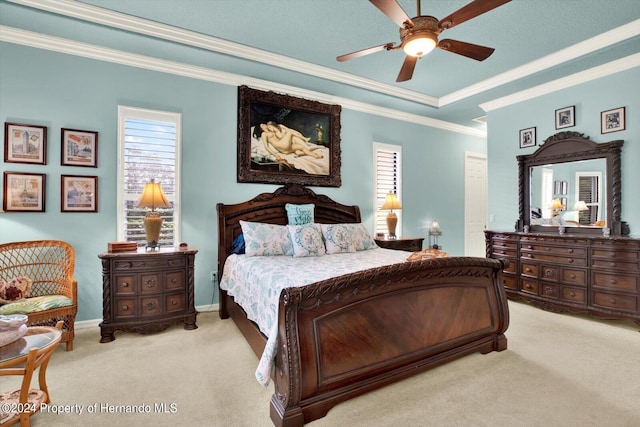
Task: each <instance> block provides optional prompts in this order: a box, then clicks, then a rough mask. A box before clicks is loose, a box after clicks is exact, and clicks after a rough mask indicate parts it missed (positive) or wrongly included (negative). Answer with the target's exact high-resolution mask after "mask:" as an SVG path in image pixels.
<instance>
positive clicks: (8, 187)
mask: <svg viewBox="0 0 640 427" xmlns="http://www.w3.org/2000/svg"><path fill="white" fill-rule="evenodd" d="M45 183H46V175H45V174H43V173H24V172H5V173H4V186H3V188H4V198H3V200H2V209H4V211H5V212H44V208H45V206H44V201H45V198H44V192H45Z"/></svg>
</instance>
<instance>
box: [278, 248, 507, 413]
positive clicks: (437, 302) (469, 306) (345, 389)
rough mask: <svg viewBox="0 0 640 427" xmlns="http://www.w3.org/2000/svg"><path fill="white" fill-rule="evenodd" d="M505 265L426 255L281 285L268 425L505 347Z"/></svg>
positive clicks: (491, 261) (325, 407)
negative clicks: (295, 284) (312, 281)
mask: <svg viewBox="0 0 640 427" xmlns="http://www.w3.org/2000/svg"><path fill="white" fill-rule="evenodd" d="M503 268H504V264H503V263H502V262H501V261H498V262H494V260H488V259H484V258H462V257H460V258H446V259H437V260H426V261H420V262H414V263H405V264H398V265H394V266H390V267H383V268H378V269H374V270H367V271H365V272H362V273H358V274H353V275H349V276H343V277H338V278H335V279H331V280H327V281H323V282H319V283H316V284H313V285H309V286H307V287H303V288H292V289H286V290H284V291H283V292H282V295H281V298H280V311H279V317H280V318H279V321H278V324H279V331H278V334H279V336H278V339H279V343H280V348H279V350H278V357H277V360H276V374H275V375H274V378H273V380H274V383H275V393H274V395H273V397H272V399H271V418H272V420H273V422H274V423H275V424H276V425H278V426H299V425H302V424H303V423H305V422H310V421H312V420H314V419H317V418H320V417H323V416H324V415H325V414H326V413H327V411H328V410H329V409H330V408H331V407H332V406H334V405H335V404H337V403H339V402H341V401H344V400H347V399H350V398H352V397H354V396H357V395H360V394H363V393H366V392H368V391H370V390H373V389H376V388H379V387H382V386H384V385H386V384H389V383H391V382H393V381H397V380H399V379H402V378H406V377H408V376H411V375H414V374H415V373H417V372H421V371H423V370H426V369H429V368H432V367H434V366H437V365H440V364H442V363H445V362H448V361H451V360H454V359H456V358H459V357H461V356H464V355H467V354H469V353H473V352H481V353H488V352H491V351H502V350H504V349H506V348H507V339H506V337H505V336H504V332H505V330H506V329H507V326H508V323H509V314H508V308H507V301H506V296H505V293H504V290H503V286H502V269H503Z"/></svg>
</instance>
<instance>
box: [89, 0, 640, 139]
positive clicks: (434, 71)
mask: <svg viewBox="0 0 640 427" xmlns="http://www.w3.org/2000/svg"><path fill="white" fill-rule="evenodd" d="M398 2H399V4H400V5H401V6H402V7H403V9H404V10H405V11H406V12H407V14H408V15H409V16H410V17H413V16H415V15H416V12H417V5H416V2H415V1H414V0H398ZM469 2H470V0H422V4H421V13H422V15H432V16H435V17H436V18H443V17H445V16H447V15H449V14H450V13H452V12H454V11H455V10H457V9H459V8H461V7H462V6H464V5H466V4H467V3H469ZM83 3H86V4H89V5H95V6H99V7H102V8H106V9H110V10H113V11H117V12H121V13H125V14H129V15H133V16H136V17H141V18H144V19H148V20H151V21H155V22H158V23H163V24H168V25H171V26H175V27H178V28H181V29H187V30H191V31H195V32H198V33H202V34H207V35H211V36H214V37H217V38H221V39H224V40H229V41H233V42H236V43H240V44H243V45H246V46H250V47H254V48H258V49H260V50H264V51H266V52H270V53H275V54H279V55H283V56H285V57H288V58H293V59H296V60H301V61H305V62H307V63H309V66H310V67H313V66H321V67H322V69H323V70H324V67H326V68H328V69H332V70H337V71H341V72H346V73H350V74H353V75H354V76H357V77H358V78H360V77H362V78H365V79H371V80H373V81H375V82H377V83H381V84H383V85H385V87H386V85H389V86H390V87H391V88H400V89H402V90H403V91H407V90H408V91H411V92H412V93H416V94H421V95H426V96H429V97H435V98H437V99H440V102H441V104H443V103H446V104H447V105H441V106H437V105H425V104H424V103H420V102H412V101H408V100H406V99H402V97H398V96H396V95H395V94H393V93H390V94H380V93H376V92H371V91H364V90H363V89H362V88H356V87H354V85H353V84H350V83H346V84H345V83H340V82H341V81H343V80H342V77H337V78H336V79H337V80H335V81H333V80H330V79H329V80H328V79H323V77H322V75H321V76H320V77H318V76H310V75H304V74H302V75H301V74H298V73H291V72H290V71H288V70H287V68H288V65H286V61H283V66H282V67H277V66H276V67H274V66H273V65H271V66H267V65H255V64H252V63H250V62H247V60H239V59H236V58H233V55H225V57H224V58H216V59H215V60H212V61H211V62H210V63H204V64H203V65H205V66H209V67H211V68H216V69H219V70H221V71H229V72H233V73H247V74H250V76H251V77H256V78H262V79H265V80H271V81H278V80H281V81H280V83H288V84H291V85H293V86H296V87H302V88H307V89H311V90H316V91H320V92H322V91H323V90H324V91H326V92H325V93H329V94H333V95H336V96H341V97H347V98H350V99H354V100H357V101H362V102H368V103H371V104H374V105H378V106H383V107H389V108H397V109H400V110H402V111H407V112H410V113H414V114H420V115H424V116H428V117H433V118H438V119H442V120H447V121H451V122H453V123H458V124H462V125H464V126H471V127H477V126H481V125H479V124H477V123H474V122H472V120H471V119H473V118H474V117H478V116H481V115H483V114H484V112H483V110H482V109H481V108H480V107H479V104H481V103H484V102H487V101H491V100H494V99H496V98H499V97H502V96H506V95H509V94H512V93H514V92H518V91H521V90H525V89H528V88H530V87H533V86H536V85H539V84H542V83H545V82H547V81H551V80H555V79H558V78H562V77H565V76H567V75H571V74H573V73H576V72H580V71H584V70H588V69H590V68H592V67H595V66H598V65H601V64H603V63H607V62H609V61H612V60H615V59H619V58H623V57H627V56H629V55H632V54H636V53H638V52H640V36H638V33H640V0H513V1H511V2H509V3H507V4H505V5H503V6H500V7H498V8H497V9H494V10H492V11H490V12H488V13H486V14H483V15H480V16H478V17H476V18H474V19H472V20H470V21H467V22H464V23H462V24H461V25H459V26H456V27H454V28H452V29H450V30H447V31H444V32H443V34H442V35H441V36H440V38H441V39H442V38H452V39H457V40H462V41H467V42H471V43H475V44H480V45H484V46H489V47H493V48H495V49H496V50H495V52H494V54H493V55H492V56H491V57H489V58H488V59H487V60H485V61H484V62H477V61H474V60H471V59H467V58H465V57H462V56H459V55H456V54H452V53H449V52H445V51H442V50H438V49H436V50H434V51H433V52H431V53H430V54H429V55H427V56H425V57H424V58H423V59H421V60H420V61H418V64H417V66H416V69H415V72H414V75H413V79H412V80H410V81H408V82H404V83H396V82H395V79H396V76H397V74H398V72H399V70H400V66H401V65H402V61H403V59H404V55H403V54H402V52H401V51H400V50H398V51H390V52H386V51H382V52H377V53H374V54H371V55H368V56H364V57H360V58H356V59H352V60H350V61H347V62H343V63H340V62H337V61H336V56H338V55H341V54H345V53H349V52H353V51H356V50H360V49H363V48H367V47H371V46H376V45H380V44H383V43H387V42H398V41H399V35H398V26H397V25H396V24H395V23H394V22H392V21H391V20H390V19H388V18H387V17H386V16H385V15H383V14H382V13H381V12H380V11H379V10H378V9H377V8H376V7H375V6H373V5H372V4H371V3H370V2H369V1H367V0H179V1H178V0H136V1H131V0H84V1H83ZM624 25H627V26H628V27H630V28H629V33H630V34H631V36H630V37H623V38H622V39H621V40H619V41H618V40H616V41H615V43H613V44H611V45H608V46H605V47H603V48H601V49H599V50H596V51H595V52H591V53H586V54H580V55H579V56H577V57H575V58H571V59H570V60H569V61H566V62H562V63H560V64H556V65H554V66H552V67H550V68H548V67H542V68H541V69H540V70H538V71H536V72H535V73H532V74H529V75H526V73H525V74H524V75H521V76H520V75H518V77H517V78H512V81H509V82H502V83H501V84H497V85H495V86H496V87H494V88H490V89H487V90H480V93H479V94H476V95H464V96H462V99H458V98H459V97H456V96H453V97H452V96H451V95H452V94H456V93H458V91H463V92H465V91H466V90H468V88H469V87H472V86H473V85H476V84H483V82H486V81H487V80H489V79H492V78H494V77H495V76H500V75H503V74H504V73H507V75H508V74H509V73H513V71H514V70H516V69H517V68H518V67H522V66H525V65H527V64H530V63H531V62H532V61H536V60H540V59H541V58H545V57H547V56H548V55H552V54H554V53H556V52H559V51H561V50H562V49H566V48H575V45H576V44H578V43H581V42H583V41H584V40H587V39H589V38H591V37H595V36H600V35H602V34H604V33H607V32H608V31H610V30H615V29H617V28H619V27H621V26H624ZM601 39H602V37H601ZM113 43H115V42H113ZM607 44H609V43H607ZM140 46H143V45H142V44H138V46H137V47H136V46H131V47H125V45H124V42H123V43H122V44H120V45H118V46H114V47H118V48H119V49H130V50H135V49H140V48H141V47H140ZM204 54H209V55H210V57H211V58H213V54H211V53H210V52H199V53H198V54H194V56H193V58H189V57H187V56H188V55H185V54H182V57H180V55H176V56H174V57H172V59H175V60H180V61H183V62H187V63H189V62H193V63H198V61H203V59H202V57H203V56H202V55H204ZM167 55H171V54H170V53H167ZM566 56H567V58H568V57H569V55H568V54H567V55H566ZM525 70H526V68H525ZM324 72H325V71H323V73H324ZM336 82H337V83H336ZM365 86H366V84H365ZM370 86H374V85H370ZM443 100H449V101H446V102H443Z"/></svg>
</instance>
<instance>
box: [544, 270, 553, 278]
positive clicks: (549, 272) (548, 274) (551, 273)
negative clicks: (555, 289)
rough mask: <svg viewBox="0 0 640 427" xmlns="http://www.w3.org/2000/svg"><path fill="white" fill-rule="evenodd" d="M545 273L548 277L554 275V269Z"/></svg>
mask: <svg viewBox="0 0 640 427" xmlns="http://www.w3.org/2000/svg"><path fill="white" fill-rule="evenodd" d="M544 275H545V276H547V277H551V276H553V270H545V272H544Z"/></svg>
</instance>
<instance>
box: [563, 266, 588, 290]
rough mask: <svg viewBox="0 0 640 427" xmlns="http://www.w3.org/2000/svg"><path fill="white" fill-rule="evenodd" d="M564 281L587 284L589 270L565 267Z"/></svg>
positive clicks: (573, 283) (581, 284) (572, 283)
mask: <svg viewBox="0 0 640 427" xmlns="http://www.w3.org/2000/svg"><path fill="white" fill-rule="evenodd" d="M562 282H564V283H568V284H571V285H580V286H587V271H586V270H577V269H572V268H563V269H562Z"/></svg>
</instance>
